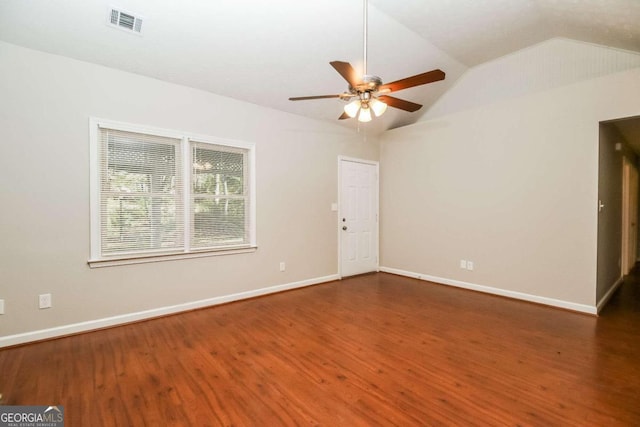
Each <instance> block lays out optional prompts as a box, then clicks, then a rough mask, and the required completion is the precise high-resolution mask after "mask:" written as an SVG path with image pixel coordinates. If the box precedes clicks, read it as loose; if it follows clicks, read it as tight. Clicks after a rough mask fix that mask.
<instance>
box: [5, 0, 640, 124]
mask: <svg viewBox="0 0 640 427" xmlns="http://www.w3.org/2000/svg"><path fill="white" fill-rule="evenodd" d="M110 5H113V6H117V7H119V8H122V9H124V10H125V11H129V12H132V13H136V14H139V15H142V16H143V18H144V20H143V31H142V34H141V35H135V34H130V33H127V32H125V31H120V30H118V29H114V28H113V27H111V26H109V25H107V24H106V22H107V13H108V9H109V6H110ZM362 10H363V3H362V1H361V0H323V1H316V2H307V1H299V0H274V1H261V0H216V1H211V0H182V1H180V2H176V1H170V0H154V1H150V0H118V2H117V3H112V2H111V1H107V0H95V1H86V0H46V1H45V0H3V1H2V2H0V40H4V41H6V42H9V43H14V44H18V45H21V46H25V47H28V48H33V49H38V50H42V51H45V52H50V53H54V54H59V55H63V56H67V57H71V58H75V59H79V60H82V61H88V62H93V63H96V64H101V65H104V66H108V67H112V68H117V69H121V70H125V71H129V72H133V73H137V74H141V75H145V76H149V77H153V78H157V79H161V80H165V81H168V82H173V83H177V84H181V85H186V86H190V87H194V88H198V89H202V90H206V91H210V92H212V93H216V94H219V95H223V96H228V97H232V98H236V99H239V100H243V101H247V102H251V103H254V104H258V105H262V106H265V107H269V108H274V109H277V110H281V111H286V112H289V113H293V114H300V115H304V116H308V117H312V118H316V119H321V120H328V121H335V122H337V117H338V116H339V115H340V114H341V112H342V107H343V104H342V101H339V100H336V99H324V100H317V101H300V102H291V101H288V98H289V97H290V96H303V95H323V94H334V93H336V94H337V93H341V92H343V91H345V90H346V89H347V87H346V86H347V85H346V83H345V81H344V80H343V79H342V78H341V77H340V75H339V74H337V73H336V72H335V70H334V69H333V68H331V67H330V66H329V62H330V61H334V60H341V61H348V62H350V63H351V64H353V65H354V67H355V68H356V70H358V71H360V70H362V63H363V61H362V57H363V36H362V30H363V15H362ZM639 22H640V1H638V0H403V1H398V0H370V6H369V37H368V72H369V73H370V74H375V75H378V76H380V77H382V79H383V81H385V82H389V81H393V80H397V79H400V78H403V77H407V76H411V75H414V74H418V73H422V72H424V71H428V70H431V69H435V68H440V69H442V70H444V71H445V72H446V73H447V77H446V79H445V80H444V81H442V82H437V83H433V84H429V85H426V86H419V87H416V88H412V89H407V90H404V91H402V92H396V93H394V95H395V96H398V97H400V98H404V99H407V100H410V101H413V102H417V103H421V104H424V107H423V108H422V109H421V110H419V111H418V112H415V113H407V112H403V111H398V110H394V109H389V111H388V112H387V113H386V114H385V115H384V116H383V117H381V118H380V119H382V120H380V119H378V120H375V123H374V122H372V123H369V124H367V125H366V126H367V127H368V128H369V129H370V131H372V132H377V131H380V130H384V129H388V128H392V127H397V126H402V125H404V124H408V123H413V122H415V121H417V120H419V119H420V117H421V116H422V115H423V114H424V113H425V112H426V111H427V110H428V109H429V106H430V105H432V104H433V103H434V102H435V100H436V99H438V97H439V96H441V95H442V94H443V93H444V92H445V91H446V90H447V89H448V88H450V87H451V86H452V85H453V83H454V82H455V81H456V80H457V79H458V78H459V77H460V76H461V75H462V74H463V73H464V72H465V71H466V70H467V69H468V68H469V67H473V66H475V65H478V64H481V63H484V62H486V61H491V60H492V59H495V58H498V57H500V56H503V55H507V54H509V53H512V52H515V51H517V50H520V49H523V48H525V47H528V46H531V45H533V44H536V43H539V42H542V41H544V40H548V39H550V38H554V37H565V38H570V39H574V40H578V41H583V42H587V43H594V44H599V45H603V46H609V47H613V48H617V49H624V50H630V51H634V52H640V25H638V23H639ZM0 60H1V58H0ZM3 65H5V64H3ZM211 114H215V112H214V111H212V112H211ZM340 123H341V124H343V125H345V126H351V127H356V126H358V125H357V123H355V121H354V120H343V121H341V122H340Z"/></svg>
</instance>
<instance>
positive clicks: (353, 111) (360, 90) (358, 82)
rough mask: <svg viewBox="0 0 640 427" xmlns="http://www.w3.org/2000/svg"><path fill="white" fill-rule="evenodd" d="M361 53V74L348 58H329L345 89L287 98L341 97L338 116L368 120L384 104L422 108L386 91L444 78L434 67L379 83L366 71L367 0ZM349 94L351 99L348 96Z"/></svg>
mask: <svg viewBox="0 0 640 427" xmlns="http://www.w3.org/2000/svg"><path fill="white" fill-rule="evenodd" d="M363 56H364V61H363V64H364V70H363V73H364V75H363V76H362V77H359V76H358V75H357V74H356V71H355V70H354V69H353V67H352V66H351V64H349V63H348V62H343V61H331V62H330V63H329V64H331V66H332V67H333V68H334V69H335V70H336V71H337V72H338V73H339V74H340V75H341V76H342V78H344V79H345V80H346V81H347V83H349V88H348V89H347V90H346V91H345V92H343V93H339V94H335V95H317V96H299V97H293V98H289V100H290V101H307V100H310V99H325V98H339V99H341V100H343V101H351V102H349V103H348V104H347V105H345V106H344V112H343V113H342V115H341V116H340V117H338V119H340V120H344V119H349V118H354V117H357V118H358V121H360V122H369V121H371V119H372V115H371V113H372V112H373V114H374V115H375V116H376V117H379V116H381V115H382V114H384V112H385V111H386V110H387V106H391V107H394V108H398V109H400V110H404V111H409V112H414V111H417V110H419V109H420V108H422V105H420V104H416V103H415V102H411V101H406V100H404V99H400V98H395V97H393V96H389V95H387V94H388V93H391V92H397V91H399V90H402V89H408V88H411V87H414V86H420V85H424V84H427V83H433V82H437V81H439V80H444V77H445V73H444V71H442V70H438V69H436V70H432V71H427V72H426V73H422V74H417V75H415V76H411V77H406V78H404V79H400V80H396V81H394V82H391V83H384V84H383V82H382V79H381V78H380V77H378V76H374V75H371V74H367V0H364V55H363ZM353 98H355V100H352V99H353Z"/></svg>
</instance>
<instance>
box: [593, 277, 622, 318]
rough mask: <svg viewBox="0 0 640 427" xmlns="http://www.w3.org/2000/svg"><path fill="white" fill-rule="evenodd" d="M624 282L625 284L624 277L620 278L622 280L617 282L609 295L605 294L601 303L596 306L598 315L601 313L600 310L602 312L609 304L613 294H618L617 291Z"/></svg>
mask: <svg viewBox="0 0 640 427" xmlns="http://www.w3.org/2000/svg"><path fill="white" fill-rule="evenodd" d="M622 282H624V276H620V278H619V279H618V280H616V282H615V283H614V284H613V286H611V287H610V288H609V290H608V291H607V293H606V294H604V296H603V297H602V298H600V301H598V303H597V304H596V309H597V310H598V313H600V310H602V309H603V308H604V306H605V305H606V304H607V303H608V302H609V300H610V299H611V297H612V296H613V294H614V293H615V292H616V290H618V288H619V287H620V285H622Z"/></svg>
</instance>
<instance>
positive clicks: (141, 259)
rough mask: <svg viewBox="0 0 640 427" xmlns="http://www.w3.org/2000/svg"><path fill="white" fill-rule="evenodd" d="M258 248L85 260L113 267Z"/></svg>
mask: <svg viewBox="0 0 640 427" xmlns="http://www.w3.org/2000/svg"><path fill="white" fill-rule="evenodd" d="M257 250H258V247H257V246H247V247H243V248H234V249H216V250H208V251H200V252H185V253H171V254H162V255H157V254H156V255H147V256H137V257H131V258H105V259H90V260H89V261H87V263H88V264H89V267H91V268H101V267H113V266H117V265H131V264H146V263H148V262H162V261H174V260H178V259H189V258H204V257H210V256H222V255H236V254H246V253H252V252H255V251H257Z"/></svg>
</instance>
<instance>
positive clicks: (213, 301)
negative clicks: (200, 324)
mask: <svg viewBox="0 0 640 427" xmlns="http://www.w3.org/2000/svg"><path fill="white" fill-rule="evenodd" d="M339 279H340V276H339V275H338V274H332V275H330V276H324V277H316V278H313V279H307V280H302V281H299V282H293V283H287V284H284V285H276V286H271V287H268V288H261V289H256V290H253V291H246V292H239V293H237V294H230V295H223V296H220V297H214V298H208V299H204V300H199V301H192V302H187V303H183V304H177V305H171V306H167V307H160V308H154V309H151V310H145V311H139V312H136V313H128V314H123V315H119V316H113V317H107V318H103V319H97V320H89V321H87V322H80V323H73V324H69V325H63V326H58V327H55V328H49V329H41V330H38V331H32V332H25V333H21V334H16V335H8V336H4V337H0V348H2V347H8V346H12V345H18V344H25V343H29V342H33V341H40V340H44V339H50V338H56V337H61V336H65V335H72V334H77V333H80V332H88V331H92V330H96V329H102V328H106V327H110V326H117V325H123V324H126V323H131V322H136V321H139V320H145V319H152V318H154V317H160V316H165V315H167V314H174V313H180V312H182V311H188V310H194V309H198V308H204V307H210V306H214V305H218V304H224V303H228V302H232V301H239V300H243V299H247V298H254V297H258V296H262V295H268V294H272V293H276V292H282V291H287V290H290V289H296V288H302V287H305V286H311V285H317V284H319V283H325V282H331V281H334V280H339Z"/></svg>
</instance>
